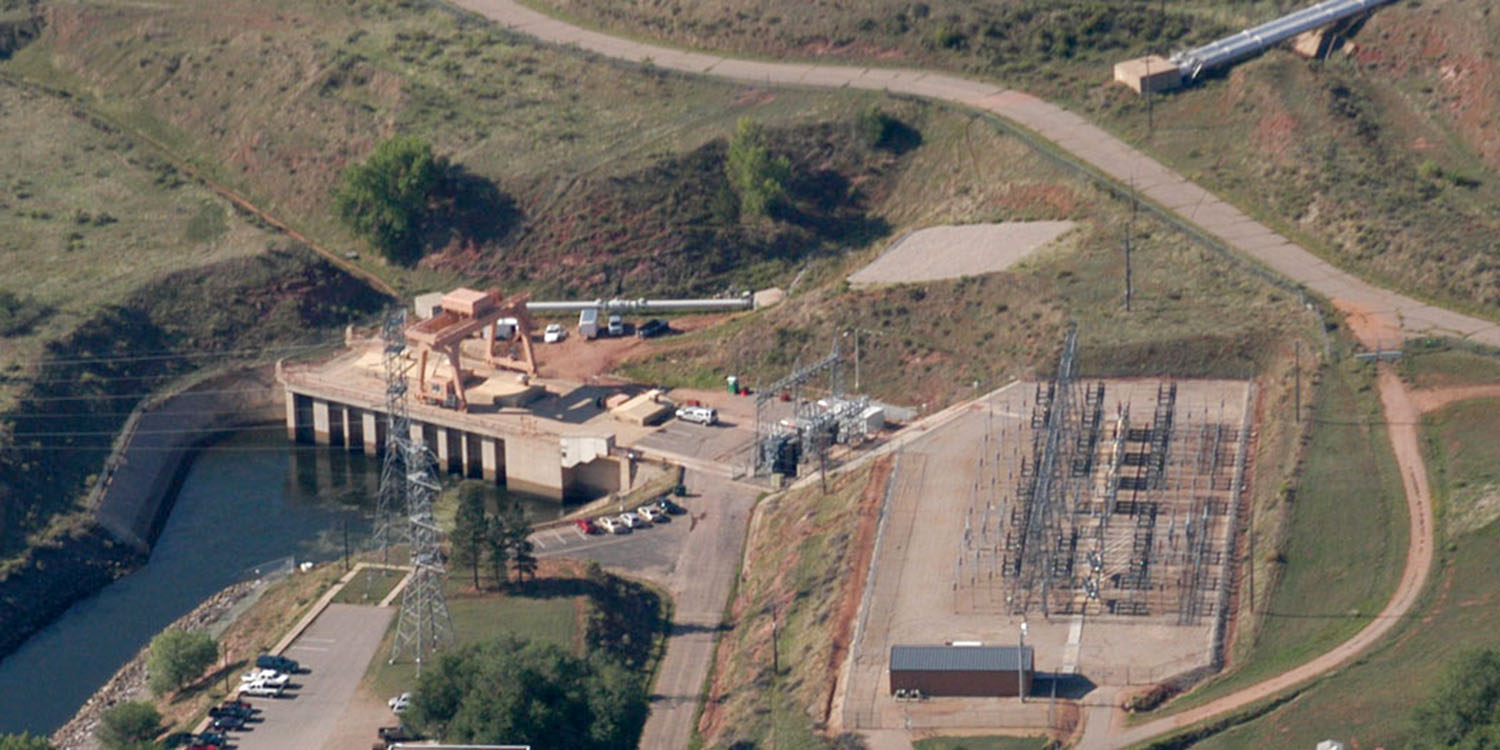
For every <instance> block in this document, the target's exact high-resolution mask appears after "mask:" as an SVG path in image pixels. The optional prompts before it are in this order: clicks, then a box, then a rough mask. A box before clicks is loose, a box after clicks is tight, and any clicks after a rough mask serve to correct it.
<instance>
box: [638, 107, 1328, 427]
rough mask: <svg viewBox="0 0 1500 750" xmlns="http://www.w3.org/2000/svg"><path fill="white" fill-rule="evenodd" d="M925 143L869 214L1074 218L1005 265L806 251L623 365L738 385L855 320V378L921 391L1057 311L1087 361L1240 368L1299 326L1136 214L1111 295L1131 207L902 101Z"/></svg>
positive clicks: (917, 398) (970, 125)
mask: <svg viewBox="0 0 1500 750" xmlns="http://www.w3.org/2000/svg"><path fill="white" fill-rule="evenodd" d="M912 112H913V114H911V115H910V116H909V117H908V119H909V121H910V122H911V123H913V124H914V125H915V126H917V127H919V128H920V130H921V132H922V134H923V139H924V143H923V146H922V147H921V148H919V149H917V150H916V151H914V152H913V153H912V154H911V155H910V156H909V157H908V158H909V160H910V161H909V163H907V164H906V165H905V166H904V168H903V169H902V171H901V172H900V173H899V174H898V175H897V176H896V177H895V178H894V179H893V181H892V183H891V188H890V190H889V191H888V192H887V196H888V197H886V198H885V199H884V200H883V201H881V202H879V203H876V204H874V212H875V213H876V215H879V216H882V217H888V218H887V221H889V222H890V223H891V224H892V225H893V226H894V227H895V228H896V230H895V231H896V233H899V232H901V231H904V230H906V229H908V228H914V227H917V226H924V225H927V224H931V223H940V222H976V221H1004V220H1018V219H1020V220H1034V219H1070V220H1073V221H1076V222H1078V227H1077V228H1076V229H1075V230H1073V232H1072V233H1071V234H1069V235H1067V236H1065V237H1063V238H1062V239H1061V240H1059V241H1058V243H1056V244H1055V245H1054V246H1052V247H1050V248H1049V249H1047V250H1045V251H1043V252H1041V253H1040V254H1038V255H1037V256H1034V257H1033V258H1031V259H1028V260H1026V261H1025V262H1023V263H1022V264H1020V265H1018V266H1016V267H1014V268H1012V269H1011V270H1009V271H1006V272H1003V273H998V274H991V275H987V276H980V277H973V278H967V279H957V280H953V281H939V282H926V283H920V284H904V285H894V286H885V287H874V288H850V287H849V286H848V285H846V284H844V283H842V282H841V279H843V278H845V277H846V276H847V275H848V274H849V273H851V272H852V271H854V270H855V269H857V268H859V267H860V266H862V265H863V264H864V263H867V262H869V261H870V260H872V259H873V258H874V257H875V256H876V255H877V254H878V253H879V252H880V250H882V249H883V246H877V247H875V248H871V249H869V250H866V251H863V252H860V253H855V254H850V255H847V256H828V257H822V258H818V259H817V260H815V261H813V262H810V263H808V264H807V265H806V269H807V273H806V274H805V275H804V277H803V280H802V284H801V286H799V287H798V291H796V293H795V294H794V295H793V297H792V298H791V299H789V300H788V301H787V302H786V303H783V304H782V305H780V306H777V307H775V308H771V309H770V310H767V311H764V312H761V313H757V314H755V315H753V316H748V317H742V318H739V319H737V320H736V321H735V322H734V323H732V324H730V325H728V326H724V327H720V328H718V329H715V330H711V331H706V332H703V333H694V334H690V335H685V336H681V337H674V338H673V339H668V340H666V341H664V342H662V343H661V344H660V345H659V347H658V348H657V349H656V350H655V353H653V354H652V355H650V356H648V357H647V358H646V359H644V360H638V361H635V362H632V363H629V364H627V365H626V366H625V367H624V372H625V373H626V374H628V375H631V376H633V377H636V378H639V379H641V380H645V381H648V382H660V383H666V384H672V385H679V384H681V385H695V386H713V385H717V384H721V383H722V382H723V377H724V375H726V374H730V373H737V374H739V375H740V376H741V378H742V381H744V382H748V383H751V384H752V385H753V384H755V383H757V382H759V383H767V382H771V381H773V380H775V379H776V378H777V377H780V375H781V374H782V373H784V372H785V371H786V370H787V369H789V368H790V367H791V366H792V364H793V363H794V362H795V361H797V360H798V359H800V360H801V361H804V362H806V361H811V360H813V359H816V358H818V357H821V356H823V355H824V354H826V353H827V352H828V351H829V349H830V348H831V347H832V346H833V342H834V340H835V339H836V338H837V339H839V340H840V342H841V346H843V347H845V349H846V350H847V349H848V348H850V347H852V345H853V338H852V334H851V335H850V336H847V337H846V336H844V335H843V334H844V333H845V332H850V331H852V330H853V329H854V328H858V329H860V331H861V333H860V347H861V351H860V358H861V381H862V382H861V385H862V386H863V387H864V389H866V390H868V391H870V392H872V393H873V394H875V395H877V396H879V397H881V398H885V399H888V400H890V401H892V402H894V403H900V404H910V405H913V406H917V405H920V404H923V403H926V404H928V405H930V406H932V407H936V406H938V405H942V404H946V403H951V402H952V401H953V400H954V399H957V398H965V397H969V396H971V395H973V394H974V392H975V388H976V385H975V383H976V382H977V383H978V386H977V387H978V389H979V390H980V391H981V392H982V391H984V390H987V389H989V388H993V387H996V386H997V385H999V384H1001V383H1004V382H1006V381H1007V380H1009V379H1011V378H1013V377H1018V376H1022V375H1027V374H1032V373H1036V372H1039V371H1045V370H1047V369H1048V368H1050V367H1052V366H1053V365H1054V363H1055V361H1056V356H1057V352H1058V350H1059V348H1060V346H1061V341H1062V329H1063V327H1064V322H1065V321H1067V320H1074V321H1077V322H1078V323H1079V324H1080V336H1081V338H1080V358H1081V362H1080V367H1081V368H1082V371H1083V372H1084V373H1086V374H1087V375H1144V374H1163V373H1170V374H1174V375H1176V376H1179V377H1188V376H1225V377H1251V376H1253V375H1256V374H1258V373H1260V372H1262V371H1263V369H1264V368H1265V367H1266V365H1267V364H1268V363H1269V362H1270V361H1271V359H1272V358H1273V357H1272V353H1273V352H1275V351H1277V350H1279V349H1284V348H1285V347H1288V346H1290V342H1289V340H1288V336H1291V335H1297V336H1306V337H1308V338H1307V342H1306V343H1307V349H1308V352H1309V355H1310V356H1309V361H1311V353H1312V352H1313V349H1312V346H1311V344H1312V342H1313V341H1315V340H1316V339H1315V338H1313V337H1314V336H1315V334H1314V333H1313V332H1312V331H1311V330H1310V329H1309V325H1310V317H1309V316H1307V315H1306V314H1305V312H1304V311H1302V309H1301V307H1300V306H1299V305H1298V304H1297V301H1296V299H1295V298H1293V297H1291V296H1290V295H1289V294H1288V293H1287V292H1285V291H1283V290H1281V289H1278V288H1276V287H1273V286H1271V285H1269V284H1266V283H1265V282H1263V281H1261V280H1259V279H1258V278H1256V277H1254V276H1251V275H1249V274H1247V273H1244V272H1243V271H1240V270H1239V268H1238V267H1237V266H1234V265H1233V264H1231V263H1229V262H1228V261H1226V260H1225V259H1223V258H1222V257H1220V256H1217V255H1214V254H1212V253H1209V252H1208V251H1205V250H1203V249H1201V248H1199V247H1198V246H1196V245H1194V244H1192V243H1191V242H1190V241H1189V240H1188V239H1187V238H1186V237H1184V236H1182V235H1180V234H1178V233H1176V232H1174V231H1172V230H1171V229H1169V228H1167V227H1166V226H1164V225H1162V224H1159V223H1157V222H1155V221H1153V220H1151V219H1149V218H1148V217H1147V216H1146V215H1145V214H1142V215H1141V216H1139V217H1137V219H1136V220H1135V224H1134V232H1135V242H1134V245H1133V247H1134V250H1133V251H1132V256H1133V257H1132V265H1133V284H1134V309H1133V310H1132V311H1131V312H1130V313H1128V314H1127V313H1126V312H1125V311H1124V309H1123V308H1124V304H1123V299H1124V282H1123V278H1124V257H1123V253H1122V251H1121V242H1122V238H1123V236H1124V234H1125V231H1126V229H1127V227H1128V226H1130V222H1131V219H1130V211H1129V208H1128V206H1125V205H1121V204H1120V203H1119V202H1118V201H1116V200H1115V199H1114V198H1112V197H1111V196H1110V195H1108V194H1107V193H1104V192H1102V191H1100V190H1098V189H1097V188H1095V187H1094V186H1092V185H1090V184H1088V183H1086V182H1084V181H1083V180H1080V179H1076V178H1074V177H1072V176H1071V175H1069V174H1068V173H1065V172H1063V171H1062V170H1061V169H1059V168H1057V167H1055V166H1054V165H1052V164H1051V163H1050V162H1048V161H1046V160H1044V159H1043V158H1042V157H1040V156H1038V155H1037V154H1035V153H1034V152H1032V151H1030V150H1029V149H1027V148H1026V147H1025V146H1024V145H1023V144H1021V143H1020V142H1018V141H1016V140H1014V139H1012V138H1010V137H1008V136H1005V135H1004V134H1003V133H1002V132H1000V131H999V130H998V129H997V128H995V127H994V126H993V125H991V124H989V123H988V122H987V121H985V120H982V119H971V118H966V117H962V116H955V115H952V114H949V113H947V112H946V111H944V110H941V109H938V108H922V109H914V110H912Z"/></svg>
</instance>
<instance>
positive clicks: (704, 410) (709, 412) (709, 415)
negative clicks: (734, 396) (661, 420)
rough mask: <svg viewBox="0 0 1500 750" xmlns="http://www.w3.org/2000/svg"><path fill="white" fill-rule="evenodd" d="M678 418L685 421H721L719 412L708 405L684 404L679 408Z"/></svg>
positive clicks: (711, 422) (708, 422)
mask: <svg viewBox="0 0 1500 750" xmlns="http://www.w3.org/2000/svg"><path fill="white" fill-rule="evenodd" d="M677 418H678V419H680V420H682V421H684V422H697V423H698V424H715V423H717V422H718V421H719V413H718V412H716V411H714V410H713V409H712V408H710V407H707V406H684V407H682V408H681V409H678V410H677Z"/></svg>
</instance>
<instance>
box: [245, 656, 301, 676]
mask: <svg viewBox="0 0 1500 750" xmlns="http://www.w3.org/2000/svg"><path fill="white" fill-rule="evenodd" d="M255 666H257V667H260V668H261V669H274V670H276V671H277V672H285V673H287V674H297V672H299V671H300V670H301V669H302V665H301V664H298V663H297V661H296V660H295V659H288V658H286V657H285V656H276V655H275V654H261V655H260V656H257V657H255Z"/></svg>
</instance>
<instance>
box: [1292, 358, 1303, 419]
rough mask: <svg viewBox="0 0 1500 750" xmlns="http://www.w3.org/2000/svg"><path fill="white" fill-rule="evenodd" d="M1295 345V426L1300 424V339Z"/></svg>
mask: <svg viewBox="0 0 1500 750" xmlns="http://www.w3.org/2000/svg"><path fill="white" fill-rule="evenodd" d="M1295 343H1296V346H1297V350H1296V351H1297V360H1296V365H1295V368H1296V377H1295V382H1296V387H1295V388H1294V390H1293V393H1295V394H1296V396H1295V397H1294V398H1295V404H1296V409H1297V424H1302V339H1297V340H1296V342H1295Z"/></svg>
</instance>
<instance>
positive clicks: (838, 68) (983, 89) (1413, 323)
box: [452, 0, 1500, 748]
mask: <svg viewBox="0 0 1500 750" xmlns="http://www.w3.org/2000/svg"><path fill="white" fill-rule="evenodd" d="M452 1H453V2H455V3H456V4H457V5H459V6H462V7H464V8H467V9H469V10H472V11H474V12H476V13H479V14H481V15H483V16H486V17H488V18H490V19H492V20H494V21H495V22H497V23H499V24H500V25H502V26H505V27H507V28H510V29H513V30H515V31H518V32H521V33H524V34H528V35H531V36H534V37H536V38H539V39H541V40H543V41H547V42H552V43H556V44H564V45H574V46H576V47H578V48H579V49H581V50H585V51H589V52H593V53H596V54H600V55H603V56H606V57H612V58H616V59H623V60H629V61H634V62H643V61H645V60H648V59H649V60H650V61H651V63H652V64H653V65H654V66H656V67H658V68H665V69H671V70H677V71H682V72H687V73H697V74H705V75H712V76H717V77H720V78H727V79H731V80H736V81H742V82H745V83H753V84H766V85H779V86H809V87H828V88H843V87H850V88H859V89H870V90H884V91H890V92H892V93H901V94H910V95H915V96H922V97H927V98H931V99H939V100H942V101H946V102H950V103H953V104H957V105H960V106H965V107H970V108H973V109H978V110H983V111H986V112H990V113H993V114H995V115H998V116H1000V117H1002V118H1005V119H1007V120H1010V121H1012V122H1015V123H1017V124H1019V125H1021V126H1023V127H1025V128H1027V129H1029V130H1031V131H1034V132H1036V133H1037V134H1039V135H1040V136H1042V137H1043V138H1046V139H1048V140H1050V141H1052V142H1053V143H1055V144H1057V145H1058V146H1059V147H1061V148H1062V149H1063V150H1065V151H1068V152H1070V153H1071V154H1072V155H1073V156H1074V157H1076V158H1078V159H1080V160H1082V161H1084V162H1087V163H1088V164H1091V165H1092V166H1093V167H1095V168H1096V169H1098V170H1099V171H1101V172H1103V173H1105V174H1107V175H1109V176H1110V177H1113V178H1114V179H1116V180H1119V181H1120V182H1122V183H1126V184H1130V185H1132V186H1134V188H1135V189H1136V190H1137V191H1138V192H1139V193H1140V194H1141V195H1142V196H1143V197H1144V198H1146V199H1147V200H1150V201H1152V202H1154V203H1156V204H1157V205H1160V206H1162V207H1164V208H1166V209H1167V210H1169V211H1171V212H1173V213H1175V214H1177V215H1178V216H1181V217H1182V218H1184V219H1186V220H1187V221H1188V222H1189V223H1191V224H1193V225H1195V226H1197V227H1198V228H1200V229H1201V230H1203V231H1204V232H1206V233H1207V234H1209V235H1211V236H1213V237H1216V238H1218V239H1219V240H1220V241H1222V242H1223V243H1224V244H1225V245H1227V246H1229V247H1231V248H1233V249H1235V250H1236V251H1238V252H1240V253H1242V254H1243V255H1245V256H1247V257H1249V258H1252V259H1254V260H1256V261H1258V262H1259V263H1261V264H1263V265H1264V266H1266V267H1268V268H1270V269H1271V270H1273V271H1275V272H1276V273H1278V274H1280V275H1282V276H1284V277H1286V278H1288V279H1290V280H1292V281H1294V282H1296V283H1299V284H1302V285H1303V286H1305V287H1307V288H1308V289H1309V290H1311V291H1313V292H1315V293H1317V294H1320V295H1322V296H1324V297H1327V298H1328V299H1329V300H1330V301H1331V302H1332V303H1333V304H1334V306H1335V307H1337V308H1338V309H1339V310H1340V311H1341V312H1343V313H1344V314H1345V315H1346V316H1348V318H1349V320H1350V323H1351V325H1352V326H1354V328H1355V331H1356V333H1357V334H1358V336H1359V338H1360V341H1361V343H1363V344H1364V345H1365V346H1367V347H1369V348H1372V349H1373V348H1378V347H1387V348H1394V347H1397V346H1399V345H1400V343H1401V341H1402V340H1403V339H1405V338H1406V337H1409V336H1414V335H1425V334H1435V335H1448V336H1454V337H1458V338H1466V339H1470V340H1473V341H1477V342H1480V343H1483V344H1487V345H1491V346H1500V325H1497V324H1496V323H1493V322H1490V321H1485V320H1480V319H1478V318H1474V317H1470V316H1467V315H1462V314H1459V313H1455V312H1452V311H1450V310H1445V309H1442V308H1439V307H1436V306H1433V305H1429V304H1426V303H1423V302H1420V301H1418V300H1415V299H1412V298H1410V297H1407V296H1405V295H1402V294H1399V293H1396V292H1393V291H1390V290H1387V289H1382V288H1379V287H1376V286H1374V285H1372V284H1369V283H1367V282H1365V281H1363V280H1362V279H1359V278H1357V277H1355V276H1354V275H1352V274H1349V273H1347V272H1345V271H1343V270H1340V269H1338V268H1335V267H1334V266H1332V265H1330V264H1329V263H1327V262H1326V261H1323V260H1322V259H1320V258H1318V257H1317V256H1315V255H1313V254H1312V253H1310V252H1308V251H1307V250H1306V249H1304V248H1302V247H1300V246H1298V245H1297V244H1295V243H1293V242H1292V241H1290V240H1288V239H1287V238H1286V237H1283V236H1281V235H1280V234H1277V233H1276V232H1274V231H1272V230H1271V229H1270V228H1269V227H1267V226H1265V225H1264V224H1261V223H1260V222H1258V221H1255V220H1254V219H1251V218H1250V217H1249V216H1248V215H1246V214H1245V213H1244V212H1242V211H1240V210H1239V209H1237V208H1235V207H1233V206H1231V205H1229V204H1228V203H1225V202H1224V201H1222V200H1220V199H1219V198H1218V197H1216V196H1214V195H1213V194H1212V193H1210V192H1208V191H1207V190H1205V189H1203V188H1202V187H1199V186H1198V185H1196V184H1194V183H1193V182H1191V181H1189V180H1187V179H1186V178H1184V177H1182V176H1181V175H1179V174H1177V173H1176V172H1174V171H1172V170H1170V169H1168V168H1166V167H1165V166H1163V165H1161V164H1160V163H1158V162H1156V161H1155V160H1154V159H1151V158H1149V157H1147V156H1146V155H1144V154H1142V153H1140V152H1139V151H1137V150H1135V149H1134V148H1131V147H1130V146H1129V145H1126V144H1125V143H1124V142H1123V141H1121V140H1119V139H1118V138H1116V137H1114V136H1113V135H1110V134H1109V133H1107V132H1105V131H1104V130H1103V129H1101V128H1099V127H1097V126H1095V125H1092V124H1090V123H1089V122H1088V121H1086V120H1084V119H1083V118H1082V117H1080V116H1078V115H1076V114H1073V113H1071V112H1068V111H1067V110H1065V109H1063V108H1061V107H1058V106H1056V105H1054V104H1050V103H1048V102H1045V101H1042V100H1040V99H1038V98H1036V97H1034V96H1031V95H1030V94H1026V93H1024V92H1020V91H1014V90H1009V89H1005V88H1002V87H1000V86H996V85H994V84H991V83H984V82H980V81H971V80H967V79H964V78H958V77H955V76H951V75H946V74H939V73H927V72H924V71H921V70H910V69H895V68H870V67H865V66H860V65H817V64H807V63H772V62H760V61H750V60H737V59H734V58H729V57H722V56H718V55H713V54H705V53H697V52H685V51H682V50H677V49H672V48H669V47H662V46H657V45H651V44H645V43H641V42H635V41H631V40H627V39H619V38H615V37H611V36H609V35H607V34H602V33H599V32H595V31H589V30H587V29H582V28H579V27H577V26H574V25H571V24H568V23H566V22H563V21H559V20H557V19H554V18H551V17H549V16H546V15H544V14H542V13H538V12H536V11H534V10H531V9H529V8H525V7H523V6H521V5H519V4H517V3H515V2H513V1H512V0H452ZM1380 385H1381V389H1380V390H1381V400H1382V403H1383V404H1384V406H1385V408H1386V415H1387V419H1388V421H1389V422H1390V430H1389V432H1390V439H1391V443H1392V447H1393V448H1395V450H1396V456H1397V460H1398V463H1399V464H1400V468H1401V473H1402V477H1403V480H1404V482H1405V484H1406V488H1405V489H1406V495H1407V504H1408V509H1409V511H1410V526H1411V542H1410V548H1409V549H1408V554H1407V564H1406V568H1405V570H1404V572H1403V575H1402V579H1401V582H1400V584H1399V585H1398V587H1397V589H1396V593H1395V595H1394V596H1393V597H1392V598H1391V601H1390V602H1389V603H1388V604H1387V605H1386V607H1385V609H1384V610H1382V612H1381V613H1380V615H1379V616H1377V617H1376V618H1375V620H1374V621H1373V622H1371V623H1370V624H1369V625H1368V626H1367V627H1366V628H1365V629H1364V630H1361V631H1360V632H1359V633H1358V634H1356V635H1355V636H1354V637H1353V638H1351V639H1349V640H1348V641H1346V642H1344V643H1342V644H1340V645H1339V646H1337V647H1335V648H1334V649H1333V650H1332V651H1329V652H1328V653H1326V654H1323V655H1322V656H1319V657H1318V658H1316V659H1314V660H1312V661H1310V662H1307V663H1306V664H1303V665H1301V666H1299V667H1297V668H1295V669H1292V670H1290V671H1288V672H1285V673H1283V674H1281V675H1278V676H1277V677H1274V678H1272V679H1270V680H1267V681H1265V682H1262V683H1259V684H1257V685H1253V686H1251V687H1249V688H1247V689H1245V690H1242V691H1240V692H1238V693H1234V694H1233V695H1230V696H1226V697H1225V698H1222V699H1220V700H1217V701H1214V702H1213V703H1210V704H1208V705H1205V706H1202V707H1199V708H1198V709H1194V710H1192V711H1187V712H1184V713H1182V714H1178V715H1176V716H1172V717H1168V718H1165V719H1162V720H1159V721H1155V722H1151V723H1149V724H1144V725H1141V726H1138V727H1134V728H1130V729H1126V728H1124V727H1123V726H1122V725H1121V724H1122V722H1121V721H1120V718H1121V717H1120V715H1119V713H1118V712H1117V711H1115V710H1114V709H1113V707H1112V706H1110V705H1108V704H1105V705H1102V706H1096V707H1093V708H1091V709H1090V710H1089V711H1088V722H1087V724H1088V725H1089V726H1088V730H1087V733H1086V735H1085V738H1084V741H1083V745H1082V746H1083V747H1087V748H1117V747H1126V746H1128V745H1130V744H1132V743H1135V742H1139V741H1142V740H1144V739H1147V738H1149V737H1152V736H1154V735H1156V734H1159V733H1161V732H1165V731H1171V730H1172V729H1175V728H1179V727H1184V726H1187V725H1189V724H1191V723H1194V722H1196V721H1201V720H1204V719H1207V718H1209V717H1211V716H1215V715H1219V714H1221V713H1223V712H1226V711H1231V710H1234V709H1236V708H1239V707H1242V706H1246V705H1249V704H1251V703H1254V702H1256V701H1259V700H1262V699H1264V698H1267V697H1270V696H1271V695H1274V694H1275V693H1277V692H1280V691H1282V690H1284V689H1286V688H1289V687H1292V686H1295V685H1297V684H1299V683H1302V682H1305V681H1307V680H1309V679H1312V678H1313V677H1315V676H1317V675H1319V674H1322V673H1323V672H1326V671H1327V670H1330V669H1332V668H1334V667H1336V666H1338V665H1340V664H1343V663H1346V662H1347V661H1348V660H1350V659H1352V658H1354V656H1356V655H1357V654H1359V653H1361V652H1363V651H1364V650H1365V649H1367V648H1368V647H1369V646H1370V645H1372V644H1373V643H1375V642H1376V641H1378V640H1379V639H1380V638H1381V637H1383V636H1384V635H1385V634H1386V633H1387V632H1388V631H1389V630H1390V628H1391V627H1392V626H1393V625H1394V624H1395V623H1396V621H1398V620H1399V619H1400V618H1401V617H1403V616H1404V615H1406V614H1407V613H1408V612H1409V610H1410V608H1411V606H1412V605H1413V603H1414V602H1415V601H1416V597H1417V595H1418V594H1419V593H1420V591H1421V588H1422V585H1423V583H1424V582H1425V581H1426V579H1427V575H1428V572H1429V570H1430V568H1431V562H1432V522H1431V518H1432V516H1431V506H1430V501H1429V498H1428V491H1427V486H1426V479H1427V474H1426V471H1425V469H1424V468H1423V466H1422V460H1421V455H1420V450H1419V449H1417V448H1418V443H1417V435H1416V427H1415V422H1414V421H1413V420H1414V419H1415V417H1416V415H1417V413H1418V411H1417V409H1416V407H1415V406H1414V405H1413V404H1412V402H1411V398H1410V394H1409V393H1408V392H1407V391H1406V389H1405V388H1404V387H1403V386H1402V384H1401V383H1400V380H1399V378H1397V377H1396V376H1395V375H1394V374H1393V373H1392V372H1391V371H1390V370H1389V369H1388V368H1383V369H1382V372H1381V379H1380ZM1403 425H1404V426H1405V427H1404V428H1403ZM1408 433H1409V434H1408ZM1414 449H1417V450H1414ZM1111 702H1112V701H1111ZM879 739H880V742H881V744H882V747H887V746H899V745H900V739H901V738H897V737H892V736H885V735H882V736H881V737H880V738H879ZM892 741H895V744H894V745H891V744H888V743H891V742H892ZM643 746H644V745H643Z"/></svg>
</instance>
